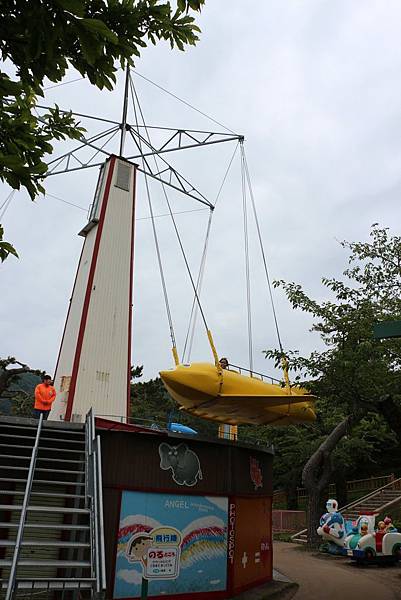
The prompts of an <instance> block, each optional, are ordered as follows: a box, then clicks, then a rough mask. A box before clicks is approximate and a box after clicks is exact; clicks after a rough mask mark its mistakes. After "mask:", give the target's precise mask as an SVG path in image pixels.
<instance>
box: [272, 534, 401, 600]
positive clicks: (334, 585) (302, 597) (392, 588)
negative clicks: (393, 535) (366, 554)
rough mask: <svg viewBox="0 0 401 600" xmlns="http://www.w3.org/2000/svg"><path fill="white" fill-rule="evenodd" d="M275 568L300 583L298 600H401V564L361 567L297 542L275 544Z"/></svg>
mask: <svg viewBox="0 0 401 600" xmlns="http://www.w3.org/2000/svg"><path fill="white" fill-rule="evenodd" d="M274 567H275V568H276V569H278V570H279V571H280V572H281V573H283V574H284V575H286V576H287V577H289V578H290V579H292V580H293V581H295V582H296V583H298V584H299V590H298V591H297V592H296V594H295V596H294V600H400V599H401V565H400V564H398V565H397V566H395V567H378V566H370V567H357V566H356V565H354V564H353V563H351V561H348V560H347V559H343V558H337V557H329V556H324V555H321V556H318V555H316V554H311V553H309V552H307V551H305V550H304V549H303V548H302V547H301V546H298V545H297V544H290V543H287V542H275V543H274Z"/></svg>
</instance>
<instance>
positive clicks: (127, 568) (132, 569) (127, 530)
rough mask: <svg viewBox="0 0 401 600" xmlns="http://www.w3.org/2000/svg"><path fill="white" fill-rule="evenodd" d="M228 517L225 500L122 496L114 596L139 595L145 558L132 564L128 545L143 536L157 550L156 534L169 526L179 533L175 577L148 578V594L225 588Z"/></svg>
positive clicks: (205, 497) (146, 494) (169, 593)
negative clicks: (148, 539) (150, 540)
mask: <svg viewBox="0 0 401 600" xmlns="http://www.w3.org/2000/svg"><path fill="white" fill-rule="evenodd" d="M227 513H228V501H227V498H217V497H209V496H175V495H171V494H148V493H143V492H124V493H123V497H122V503H121V514H120V526H119V531H118V542H117V556H116V571H115V572H116V576H115V585H114V597H115V598H137V597H138V598H139V597H140V590H141V583H142V577H143V575H144V574H145V572H146V565H147V559H146V556H145V557H144V558H143V559H141V560H135V561H133V562H132V559H131V560H130V556H129V543H130V541H131V540H132V539H135V538H141V537H146V538H152V539H153V542H150V544H151V543H153V545H154V546H157V542H156V538H157V537H158V536H156V535H155V533H156V532H158V531H160V530H163V528H164V529H166V530H167V529H168V528H174V529H175V530H177V531H178V532H179V533H180V540H179V551H180V552H179V555H178V556H179V565H178V569H177V572H178V575H176V576H175V577H174V578H173V579H172V578H170V579H163V578H162V576H161V577H159V578H157V579H149V590H148V593H149V596H150V597H151V596H157V595H160V594H162V595H166V596H168V595H173V594H182V593H188V592H210V591H221V590H225V589H226V580H227ZM167 545H168V543H167ZM164 546H166V543H165V542H164Z"/></svg>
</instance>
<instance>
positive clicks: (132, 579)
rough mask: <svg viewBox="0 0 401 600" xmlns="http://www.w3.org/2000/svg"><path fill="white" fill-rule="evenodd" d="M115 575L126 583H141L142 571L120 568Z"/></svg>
mask: <svg viewBox="0 0 401 600" xmlns="http://www.w3.org/2000/svg"><path fill="white" fill-rule="evenodd" d="M117 577H118V579H122V580H123V581H125V582H126V583H135V584H136V585H140V584H141V583H142V573H139V572H138V571H135V569H120V571H117Z"/></svg>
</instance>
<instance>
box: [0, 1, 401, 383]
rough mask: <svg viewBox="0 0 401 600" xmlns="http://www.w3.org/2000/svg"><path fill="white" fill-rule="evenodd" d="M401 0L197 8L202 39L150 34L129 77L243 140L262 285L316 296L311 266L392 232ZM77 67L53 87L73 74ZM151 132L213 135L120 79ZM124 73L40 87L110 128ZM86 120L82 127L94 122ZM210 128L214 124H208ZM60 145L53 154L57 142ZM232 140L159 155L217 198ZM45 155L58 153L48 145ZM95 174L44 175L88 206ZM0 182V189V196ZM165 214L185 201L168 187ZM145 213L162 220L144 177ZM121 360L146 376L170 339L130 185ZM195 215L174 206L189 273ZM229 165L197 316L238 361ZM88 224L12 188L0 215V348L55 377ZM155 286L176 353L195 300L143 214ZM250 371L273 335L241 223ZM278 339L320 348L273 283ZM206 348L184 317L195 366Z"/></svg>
mask: <svg viewBox="0 0 401 600" xmlns="http://www.w3.org/2000/svg"><path fill="white" fill-rule="evenodd" d="M400 22H401V5H400V3H399V2H396V1H390V0H388V1H386V2H383V1H371V0H364V1H362V0H354V1H353V2H350V1H349V0H348V1H341V0H336V2H329V1H323V0H304V1H296V0H287V1H285V2H283V1H282V0H280V1H279V0H277V1H273V0H265V1H264V2H260V1H257V0H247V2H243V1H242V2H241V1H240V0H218V2H213V1H212V0H208V1H207V2H206V6H205V8H204V10H203V12H202V15H201V17H200V18H199V24H200V26H201V28H202V34H201V40H200V42H199V44H198V45H197V46H196V47H195V48H190V49H189V50H188V51H187V52H185V53H182V52H179V51H171V50H170V49H169V47H168V46H167V45H166V44H164V43H160V44H159V45H158V46H157V47H156V48H153V47H152V48H149V49H146V50H145V51H144V52H143V56H142V58H141V59H140V60H138V62H137V68H138V71H139V72H140V73H142V74H144V75H146V76H147V77H149V78H150V79H152V80H153V81H156V82H158V83H159V84H160V85H162V86H164V87H166V88H167V89H169V90H171V91H172V92H174V93H175V94H176V95H178V96H180V97H181V98H183V99H185V100H187V101H188V102H190V103H191V104H193V105H195V106H196V107H198V108H199V109H200V110H202V111H203V112H205V113H207V114H209V115H211V116H213V117H214V118H215V119H216V120H217V121H219V122H221V123H223V124H224V125H226V126H227V127H229V128H230V129H232V130H234V131H236V132H238V133H240V134H243V135H244V136H245V138H246V144H245V149H246V153H247V157H248V162H249V166H250V171H251V176H252V182H253V186H254V192H255V197H256V202H257V207H258V212H259V217H260V221H261V228H262V234H263V239H264V243H265V247H266V251H267V254H268V260H269V267H270V271H271V276H272V278H273V279H284V280H287V281H296V282H298V283H300V284H302V285H303V286H304V287H305V289H306V290H307V291H308V292H309V293H310V294H311V295H312V296H314V297H317V298H319V299H321V298H323V297H324V294H325V292H324V290H323V288H322V287H321V284H320V280H321V277H322V276H327V277H332V276H338V275H340V273H341V272H342V270H343V269H344V267H345V263H346V258H347V254H346V252H345V251H344V250H343V249H342V248H341V247H340V245H339V243H338V240H342V239H348V240H355V241H356V240H364V239H366V238H367V237H368V234H369V229H370V226H371V224H372V223H374V222H379V223H380V224H381V225H383V226H389V227H390V228H391V231H392V233H394V234H399V233H400V226H399V225H400V219H399V217H400V200H399V196H400V186H401V182H400V178H401V175H400V174H401V119H400V116H401V102H400V99H401V98H400V97H401V77H400V73H401V37H400ZM76 77H77V74H76V72H74V71H71V72H70V73H68V75H67V77H66V80H71V79H75V78H76ZM135 81H136V84H137V90H138V94H139V96H140V98H141V100H142V108H143V110H144V114H145V118H146V121H147V123H148V124H149V125H160V126H172V127H181V128H183V127H186V128H192V129H205V130H210V131H222V128H221V127H220V126H218V125H216V124H214V123H212V122H210V121H208V120H207V119H205V118H204V117H202V116H201V115H199V114H198V113H196V112H193V111H191V110H189V109H188V108H187V107H185V106H184V105H182V104H180V103H178V102H177V101H175V100H173V99H172V98H171V97H169V96H167V95H165V94H163V93H162V92H160V91H158V90H157V89H155V88H154V87H153V86H151V85H149V84H148V83H146V82H145V81H143V80H142V79H140V78H138V77H136V78H135ZM122 82H123V78H122V76H121V77H120V79H119V85H118V87H117V89H116V90H115V92H113V93H109V92H99V91H98V90H96V89H94V88H93V87H92V86H91V85H90V84H89V83H87V82H86V81H83V80H81V81H78V82H75V83H71V84H68V85H65V86H62V87H57V88H53V89H50V90H48V92H47V96H46V102H47V103H53V102H57V103H58V104H59V105H60V107H62V108H67V109H70V108H71V109H72V110H74V111H76V112H89V113H91V114H95V115H99V116H103V117H108V118H111V119H116V120H118V119H119V118H120V115H121V96H122ZM83 124H84V125H85V126H86V127H87V128H88V132H89V133H94V132H96V131H99V130H100V129H101V127H99V125H98V124H95V125H94V124H90V123H88V122H87V121H85V122H83ZM223 131H224V130H223ZM65 147H66V146H64V148H65ZM234 147H235V146H234V145H233V144H232V143H230V144H221V145H220V146H216V147H211V148H210V149H207V148H201V149H192V150H188V151H186V152H185V153H182V154H180V155H178V153H177V155H174V156H173V155H171V154H170V155H169V156H168V157H167V159H168V160H169V161H170V162H171V163H172V164H174V165H176V166H178V168H179V169H180V170H181V172H182V173H183V174H184V175H185V176H186V177H187V179H189V180H190V181H191V182H193V184H194V185H195V186H196V187H198V189H200V191H202V193H204V194H205V195H206V196H207V197H208V198H210V199H211V200H212V201H214V199H215V197H216V194H217V191H218V188H219V185H220V182H221V180H222V178H223V175H224V172H225V170H226V168H227V164H228V161H229V158H230V156H231V154H232V152H233V151H234ZM57 150H58V151H60V150H62V147H58V148H57ZM96 178H97V171H96V169H93V170H87V171H80V172H78V173H71V174H68V175H60V176H55V177H51V178H48V179H47V180H46V188H47V190H48V192H49V193H51V194H53V195H56V196H58V197H59V198H61V199H63V200H66V201H68V202H72V203H74V204H77V205H79V206H81V207H83V208H85V209H87V207H88V206H89V204H90V203H91V201H92V197H93V193H94V187H95V183H96ZM8 193H9V189H8V188H7V186H5V185H2V186H0V194H1V196H0V204H1V203H2V201H3V200H4V199H5V198H6V197H7V195H8ZM170 197H171V202H172V204H173V207H174V210H175V211H177V212H180V211H184V210H190V209H196V208H199V205H197V204H196V202H195V201H192V200H190V199H189V198H186V197H184V196H181V195H180V194H176V193H171V195H170ZM152 201H153V203H154V210H155V213H156V214H163V213H165V212H166V206H165V204H163V196H162V194H161V190H160V189H159V188H158V186H157V185H156V186H155V185H152ZM137 215H138V218H140V220H138V221H137V227H136V243H135V283H134V286H135V289H134V323H133V344H132V348H133V356H132V362H133V363H134V364H143V365H144V373H145V378H150V377H154V376H156V374H157V372H158V370H159V369H164V368H168V367H170V366H172V358H171V354H170V340H169V330H168V326H167V320H166V316H165V308H164V304H163V299H162V293H161V287H160V279H159V275H158V270H157V263H156V257H155V250H154V245H153V240H152V235H151V223H150V221H149V219H146V218H143V217H147V216H148V212H147V208H146V197H145V193H144V187H143V182H142V184H140V185H139V188H138V194H137ZM207 218H208V211H200V212H192V213H185V214H180V215H177V224H178V227H179V228H180V231H181V232H182V235H183V240H184V245H185V248H186V249H187V251H188V255H189V259H190V263H191V266H192V268H193V269H194V271H195V272H196V268H197V266H198V265H199V260H200V255H201V251H202V245H203V236H204V233H205V227H206V222H207ZM241 219H242V214H241V180H240V164H239V160H238V156H237V157H236V159H235V161H234V163H233V167H232V171H231V176H230V177H229V179H228V182H227V185H226V186H225V187H224V189H223V193H222V195H221V198H220V200H219V204H218V207H217V209H216V211H215V215H214V217H213V220H214V222H213V228H212V235H211V243H210V248H209V255H208V263H207V268H206V275H205V284H204V289H203V292H202V295H203V301H204V306H205V312H206V316H207V319H208V322H209V325H210V328H211V329H212V331H213V334H214V337H215V341H216V345H217V349H218V352H219V354H220V355H225V356H228V357H229V359H230V361H231V362H233V363H236V364H241V365H243V366H247V365H248V344H247V329H246V312H245V306H246V302H245V299H246V292H245V275H244V253H243V237H242V233H241V232H242V221H241ZM85 222H86V212H85V210H80V209H79V208H75V207H72V206H69V205H67V204H64V203H62V202H60V201H58V200H56V199H54V198H51V197H49V196H48V197H46V198H40V199H38V201H37V202H35V203H32V202H31V201H30V200H29V198H28V196H27V194H26V193H25V192H19V193H16V194H15V197H14V199H13V201H12V203H11V205H10V208H9V209H8V211H7V212H6V214H5V216H4V219H3V224H4V226H5V229H6V239H9V240H10V241H12V242H13V243H14V245H15V246H16V248H17V249H18V252H19V254H20V260H16V259H14V258H10V259H8V260H7V261H6V262H5V263H4V264H3V265H2V266H0V290H1V301H0V356H7V355H14V356H16V357H18V359H20V360H21V361H24V362H26V363H28V364H30V365H31V366H32V367H36V368H40V369H45V370H47V371H49V372H50V373H53V370H54V366H55V362H56V358H57V353H58V349H59V344H60V339H61V334H62V329H63V326H64V321H65V316H66V312H67V308H68V300H69V298H70V294H71V290H72V284H73V279H74V275H75V271H76V267H77V261H78V258H79V254H80V250H81V245H82V238H80V237H78V236H77V232H78V231H79V230H80V229H81V227H82V226H83V225H84V223H85ZM157 227H158V231H159V235H160V242H161V248H162V254H163V260H164V263H165V270H166V279H167V285H168V289H169V292H170V300H171V307H172V312H173V318H174V323H175V326H176V331H177V338H178V346H179V351H180V353H181V352H182V348H183V341H184V339H185V333H186V328H187V325H188V316H189V312H190V308H191V302H192V296H191V290H190V287H189V285H188V277H187V275H186V272H185V269H184V266H183V262H182V258H181V256H180V254H179V249H178V246H177V243H176V241H175V238H174V234H173V230H172V225H171V222H170V221H169V219H167V218H165V217H161V218H158V219H157ZM251 237H252V240H251V261H252V302H253V316H254V339H253V342H254V357H255V368H256V369H257V370H261V371H264V372H266V371H270V372H271V366H270V365H269V364H267V363H266V360H265V359H264V357H263V354H262V350H263V349H265V348H272V347H276V346H277V343H276V338H275V334H274V328H273V324H272V318H271V310H270V305H269V303H268V297H267V290H266V285H265V281H264V279H263V271H262V270H261V260H260V255H259V253H258V248H257V245H256V243H255V231H254V229H253V230H251ZM275 298H276V303H277V312H278V318H279V324H280V329H281V334H282V339H283V342H284V346H285V347H286V348H291V349H299V350H300V351H301V352H302V353H307V352H309V351H311V350H312V349H314V348H316V347H318V346H319V340H318V338H317V336H316V334H313V333H310V332H309V328H310V325H311V321H310V319H309V318H308V317H307V316H305V315H303V314H302V313H298V312H293V311H292V309H291V307H290V305H289V304H288V302H287V301H286V299H285V298H284V296H283V295H282V293H281V292H277V291H276V292H275ZM210 357H211V354H210V351H209V350H208V347H207V343H206V341H205V336H204V334H203V331H202V329H201V328H200V327H199V329H198V331H197V334H196V336H195V342H194V348H193V353H192V358H193V359H194V360H205V359H206V360H209V359H210Z"/></svg>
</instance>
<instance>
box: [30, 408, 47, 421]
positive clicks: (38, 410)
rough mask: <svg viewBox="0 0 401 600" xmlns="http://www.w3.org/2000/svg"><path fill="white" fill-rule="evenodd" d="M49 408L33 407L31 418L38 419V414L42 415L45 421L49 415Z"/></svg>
mask: <svg viewBox="0 0 401 600" xmlns="http://www.w3.org/2000/svg"><path fill="white" fill-rule="evenodd" d="M49 412H50V410H41V409H40V408H34V409H33V418H34V419H39V417H40V415H43V420H44V421H47V417H48V416H49Z"/></svg>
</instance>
